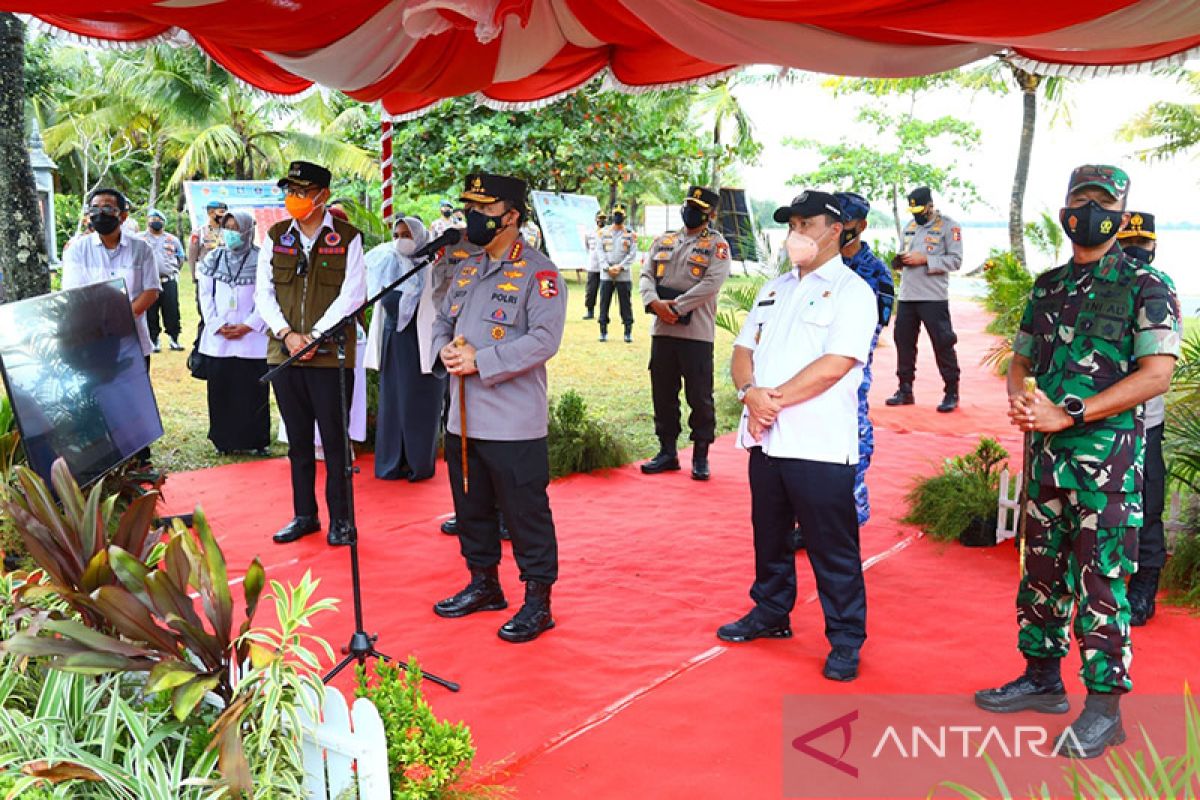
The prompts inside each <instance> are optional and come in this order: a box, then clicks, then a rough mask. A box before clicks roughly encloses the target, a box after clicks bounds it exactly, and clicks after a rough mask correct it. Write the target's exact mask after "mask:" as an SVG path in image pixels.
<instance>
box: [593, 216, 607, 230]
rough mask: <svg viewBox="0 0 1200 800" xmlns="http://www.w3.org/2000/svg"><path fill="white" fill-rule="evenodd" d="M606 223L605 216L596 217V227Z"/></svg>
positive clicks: (601, 226)
mask: <svg viewBox="0 0 1200 800" xmlns="http://www.w3.org/2000/svg"><path fill="white" fill-rule="evenodd" d="M607 224H608V220H607V219H606V218H604V217H597V218H596V227H597V228H603V227H604V226H605V225H607Z"/></svg>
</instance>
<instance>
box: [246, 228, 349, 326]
mask: <svg viewBox="0 0 1200 800" xmlns="http://www.w3.org/2000/svg"><path fill="white" fill-rule="evenodd" d="M326 230H333V217H332V216H331V215H330V214H329V212H328V211H326V212H325V219H324V220H323V221H322V223H321V229H320V230H319V231H317V235H316V236H314V237H313V238H311V239H310V238H309V237H307V236H305V235H304V233H303V232H302V231H301V230H300V224H299V223H298V222H296V221H295V220H293V221H292V224H291V227H290V228H288V231H289V232H290V233H294V234H295V235H296V238H297V239H299V241H300V246H301V247H303V248H304V255H305V256H306V257H307V258H308V261H309V264H310V265H311V264H312V248H313V243H314V242H316V241H317V239H319V238H320V237H321V236H322V235H323V233H324V232H325V231H326ZM274 244H275V243H274V242H272V241H271V237H270V236H268V237H267V238H266V239H264V240H263V243H262V249H261V250H259V251H258V275H257V277H256V278H255V282H256V283H257V290H256V291H255V293H254V305H255V307H256V308H257V309H258V313H259V314H260V315H261V316H262V318H263V321H264V322H266V323H267V328H268V329H269V330H270V331H271V332H272V333H274V334H275V335H276V336H278V335H279V332H280V331H282V330H283V329H284V328H287V327H289V325H288V321H287V319H286V318H285V317H284V316H283V310H282V309H280V307H279V301H278V300H277V299H276V297H275V283H274V281H273V280H272V279H271V258H272V257H273V256H274V255H275V254H274V252H272V250H271V248H272V247H273V246H274ZM366 299H367V262H366V261H365V259H364V258H363V244H362V236H361V235H359V236H355V237H354V238H353V239H351V240H350V243H349V244H347V245H346V277H345V279H344V280H343V281H342V288H341V291H339V292H338V296H337V297H335V298H334V299H333V302H332V303H330V304H329V308H328V309H326V311H325V313H324V314H323V315H322V316H321V318H320V319H319V320H317V321H316V323H315V324H314V325H313V326H312V328H311V329H309V330H307V331H296V333H308V334H311V335H312V336H313V337H314V338H316V337H317V336H318V335H319V334H320V333H321V332H322V331H327V330H329V329H330V328H332V327H333V326H334V325H335V324H337V323H338V322H339V321H341V319H342V318H343V317H345V316H346V315H347V314H349V313H350V312H351V311H353V310H354V309H356V308H358V307H359V306H360V305H362V303H363V301H364V300H366Z"/></svg>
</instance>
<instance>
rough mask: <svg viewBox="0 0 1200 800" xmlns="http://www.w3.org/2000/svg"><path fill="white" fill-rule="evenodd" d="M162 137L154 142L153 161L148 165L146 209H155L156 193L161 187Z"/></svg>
mask: <svg viewBox="0 0 1200 800" xmlns="http://www.w3.org/2000/svg"><path fill="white" fill-rule="evenodd" d="M164 147H165V145H164V144H163V137H162V136H161V135H159V137H158V138H157V139H156V140H155V141H154V160H153V161H152V162H151V165H150V198H149V199H148V200H147V201H146V208H147V209H151V208H155V207H156V206H157V205H158V192H159V189H160V187H161V186H162V165H163V149H164Z"/></svg>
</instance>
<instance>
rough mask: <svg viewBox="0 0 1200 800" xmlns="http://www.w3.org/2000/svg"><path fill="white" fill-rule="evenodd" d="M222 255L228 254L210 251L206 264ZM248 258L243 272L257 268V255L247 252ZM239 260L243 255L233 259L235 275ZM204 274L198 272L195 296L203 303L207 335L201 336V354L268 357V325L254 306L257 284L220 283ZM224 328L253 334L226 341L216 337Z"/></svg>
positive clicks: (220, 356)
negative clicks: (241, 328)
mask: <svg viewBox="0 0 1200 800" xmlns="http://www.w3.org/2000/svg"><path fill="white" fill-rule="evenodd" d="M252 247H253V246H252ZM253 249H257V248H253ZM220 252H225V251H223V250H213V251H212V252H210V253H209V254H208V255H207V256H205V259H206V262H205V263H207V260H208V259H215V258H217V255H216V254H217V253H220ZM245 256H246V258H247V259H248V263H247V264H246V265H245V266H244V267H243V269H246V270H250V269H255V268H256V267H257V261H256V260H255V259H254V256H255V254H254V253H252V252H247V253H245ZM225 257H228V255H226V256H225ZM240 260H241V256H233V263H232V265H231V267H232V271H233V272H234V273H235V274H236V273H237V272H238V271H239V270H238V264H239V261H240ZM204 272H205V271H204V270H197V271H196V286H197V291H196V294H197V297H198V298H199V301H200V316H201V318H202V319H203V320H204V332H203V333H201V334H200V352H201V353H203V354H204V355H206V356H214V357H216V358H225V357H233V358H249V359H261V358H266V357H267V325H266V323H265V322H263V319H262V316H261V315H260V314H259V313H258V310H257V309H256V308H255V307H254V295H255V287H254V284H252V283H246V284H236V283H230V282H228V281H219V280H217V279H216V278H214V277H212V276H211V275H205V274H204ZM222 325H248V326H249V327H250V328H251V331H250V332H249V333H247V334H246V335H245V336H243V337H241V338H240V339H226V338H225V337H224V336H218V335H217V330H218V329H219V328H220V327H221V326H222Z"/></svg>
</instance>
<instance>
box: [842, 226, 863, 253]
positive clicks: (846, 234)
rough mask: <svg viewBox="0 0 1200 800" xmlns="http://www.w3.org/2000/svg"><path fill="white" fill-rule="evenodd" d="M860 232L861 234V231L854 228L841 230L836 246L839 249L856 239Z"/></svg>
mask: <svg viewBox="0 0 1200 800" xmlns="http://www.w3.org/2000/svg"><path fill="white" fill-rule="evenodd" d="M861 234H862V231H860V230H857V229H855V228H847V229H846V230H844V231H842V235H841V236H840V237H838V248H839V249H840V248H842V247H845V246H846V245H848V244H850V243H851V242H853V241H854V240H855V239H857V238H858V237H859V236H860V235H861Z"/></svg>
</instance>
